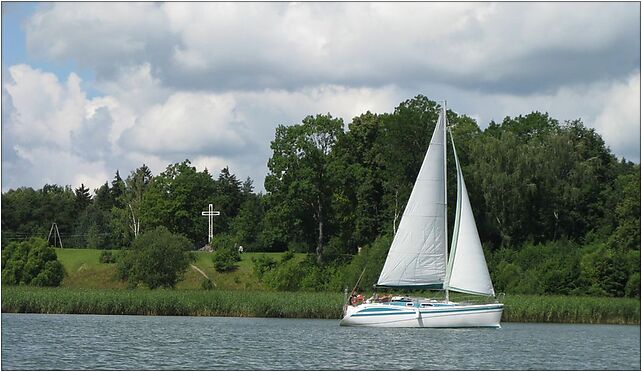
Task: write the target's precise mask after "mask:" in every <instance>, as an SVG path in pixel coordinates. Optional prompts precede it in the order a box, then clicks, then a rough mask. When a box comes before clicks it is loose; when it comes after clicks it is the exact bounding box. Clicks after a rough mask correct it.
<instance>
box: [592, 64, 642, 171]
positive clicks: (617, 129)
mask: <svg viewBox="0 0 642 372" xmlns="http://www.w3.org/2000/svg"><path fill="white" fill-rule="evenodd" d="M600 107H601V112H600V113H599V115H597V118H596V119H595V124H594V125H595V128H596V130H597V131H598V133H600V134H602V137H603V138H604V140H605V142H606V143H607V144H608V145H609V146H610V147H611V148H612V149H614V150H615V151H616V152H617V153H619V155H620V156H624V157H626V158H627V159H628V160H632V161H635V162H638V163H639V162H640V73H639V72H638V73H637V74H633V75H631V76H630V77H629V79H627V80H625V81H623V82H618V83H614V84H612V85H611V86H610V87H609V89H606V91H605V93H604V100H603V101H602V105H601V106H600Z"/></svg>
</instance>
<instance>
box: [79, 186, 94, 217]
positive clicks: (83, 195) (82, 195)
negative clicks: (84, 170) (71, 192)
mask: <svg viewBox="0 0 642 372" xmlns="http://www.w3.org/2000/svg"><path fill="white" fill-rule="evenodd" d="M75 193H76V201H75V203H76V211H77V213H81V212H82V211H84V210H85V208H87V206H88V205H89V204H91V195H89V189H88V188H86V187H85V184H84V183H81V184H80V187H79V188H77V189H76V190H75Z"/></svg>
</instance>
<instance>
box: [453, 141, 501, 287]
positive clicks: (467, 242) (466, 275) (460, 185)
mask: <svg viewBox="0 0 642 372" xmlns="http://www.w3.org/2000/svg"><path fill="white" fill-rule="evenodd" d="M450 139H451V141H452V146H453V153H454V155H455V164H456V166H457V210H456V213H455V225H454V228H453V237H452V243H451V245H450V259H449V262H448V270H447V278H446V287H447V288H448V289H449V290H454V291H457V292H464V293H470V294H477V295H489V296H494V295H495V290H494V289H493V283H492V281H491V280H490V275H489V273H488V266H486V259H485V258H484V251H483V250H482V245H481V241H480V240H479V233H478V232H477V226H476V225H475V218H474V216H473V209H472V208H471V206H470V200H469V199H468V191H467V190H466V183H465V182H464V176H463V174H462V172H461V167H460V165H459V158H458V157H457V151H456V150H455V142H454V140H453V137H452V133H451V135H450Z"/></svg>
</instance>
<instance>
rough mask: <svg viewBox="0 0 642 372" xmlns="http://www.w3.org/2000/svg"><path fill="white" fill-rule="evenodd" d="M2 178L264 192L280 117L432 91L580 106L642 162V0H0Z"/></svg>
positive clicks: (614, 147) (544, 107)
mask: <svg viewBox="0 0 642 372" xmlns="http://www.w3.org/2000/svg"><path fill="white" fill-rule="evenodd" d="M1 59H2V191H3V192H5V191H7V190H9V189H15V188H17V187H20V186H30V187H34V188H41V187H42V186H44V185H45V184H47V183H49V184H59V185H71V186H72V187H74V188H76V187H78V186H80V184H81V183H83V184H85V185H86V186H88V187H89V188H90V189H92V190H93V189H94V188H97V187H99V186H100V185H101V184H103V183H105V181H111V180H112V179H113V178H114V174H115V172H116V170H119V172H120V174H121V176H123V178H125V177H126V176H127V175H128V174H129V173H130V172H131V171H133V170H134V169H136V168H137V167H139V166H141V165H142V164H143V163H144V164H146V165H148V166H149V167H150V168H151V170H152V172H153V173H154V174H158V173H160V172H162V171H163V170H164V169H165V168H166V167H167V166H168V165H169V164H173V163H176V162H180V161H183V160H184V159H190V161H191V162H192V164H193V165H194V166H196V167H197V169H198V170H203V169H208V170H209V171H210V173H212V174H213V175H214V176H215V177H216V176H218V173H219V171H220V170H221V169H222V168H223V167H225V166H228V167H229V169H230V171H231V172H232V173H234V174H236V175H237V177H238V178H239V179H241V180H244V179H245V178H246V177H250V178H252V179H253V181H254V185H255V188H256V191H263V190H264V188H263V180H264V178H265V175H266V174H267V171H268V169H267V160H268V158H269V157H270V156H271V151H270V141H271V140H273V139H274V129H275V127H276V126H277V125H293V124H297V123H300V122H301V120H302V119H303V118H304V117H305V116H307V115H314V114H319V113H323V114H325V113H330V114H332V115H333V116H334V117H340V118H343V120H344V123H345V124H346V128H347V125H348V124H349V123H350V122H351V120H352V118H353V117H355V116H357V115H359V114H361V113H365V112H366V111H368V110H369V111H371V112H375V113H383V112H392V111H393V110H394V108H395V107H396V106H398V105H399V103H401V102H403V101H404V100H406V99H410V98H412V97H415V96H416V95H418V94H423V95H425V96H427V97H428V98H429V99H432V100H443V99H447V100H448V104H449V108H450V109H452V110H454V111H456V112H457V113H459V114H465V115H468V116H470V117H472V118H474V119H475V120H476V121H477V123H478V125H479V126H480V127H481V128H482V129H483V128H485V127H487V126H488V124H489V122H491V121H493V120H494V121H502V120H503V119H504V117H506V116H517V115H525V114H528V113H530V112H532V111H540V112H548V113H549V114H550V115H551V116H552V117H553V118H555V119H558V120H559V121H560V122H564V121H565V120H575V119H581V120H582V121H583V122H584V124H585V125H586V126H588V127H590V128H594V129H595V130H596V131H597V132H598V133H599V134H600V135H601V136H602V138H603V139H604V140H605V142H606V144H607V146H608V147H609V148H610V149H611V151H612V152H613V153H614V154H615V155H616V156H617V157H618V158H622V157H624V158H626V159H627V160H630V161H634V162H636V163H639V162H640V3H639V2H638V3H635V2H628V3H621V2H620V3H615V2H591V3H577V2H566V3H554V2H537V3H514V2H511V3H485V2H484V3H472V2H465V3H464V2H456V3H382V2H375V3H337V2H329V3H327V2H326V3H284V2H280V3H177V2H172V3H152V2H145V3H133V2H117V3H91V2H85V3H74V2H64V3H25V2H21V3H11V2H2V58H1Z"/></svg>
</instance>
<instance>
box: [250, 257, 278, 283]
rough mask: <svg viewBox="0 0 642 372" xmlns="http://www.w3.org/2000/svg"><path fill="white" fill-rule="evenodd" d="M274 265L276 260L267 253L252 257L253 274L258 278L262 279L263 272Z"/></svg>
mask: <svg viewBox="0 0 642 372" xmlns="http://www.w3.org/2000/svg"><path fill="white" fill-rule="evenodd" d="M276 265H277V262H276V260H274V259H273V258H272V257H269V256H267V255H261V256H258V257H252V267H253V270H254V275H256V277H257V278H259V280H261V279H263V274H265V273H266V272H267V271H270V270H272V269H274V268H275V267H276Z"/></svg>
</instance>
